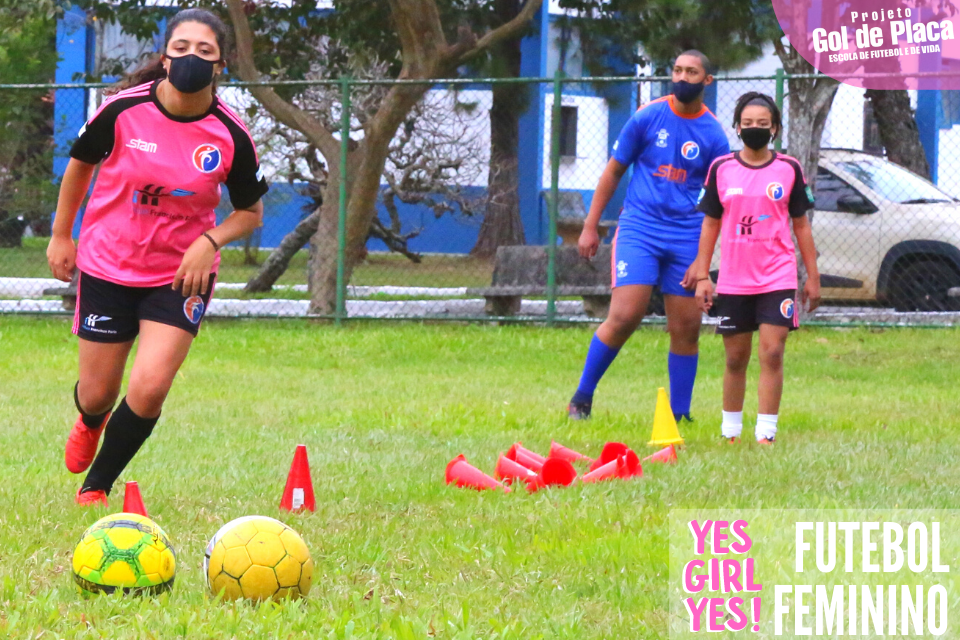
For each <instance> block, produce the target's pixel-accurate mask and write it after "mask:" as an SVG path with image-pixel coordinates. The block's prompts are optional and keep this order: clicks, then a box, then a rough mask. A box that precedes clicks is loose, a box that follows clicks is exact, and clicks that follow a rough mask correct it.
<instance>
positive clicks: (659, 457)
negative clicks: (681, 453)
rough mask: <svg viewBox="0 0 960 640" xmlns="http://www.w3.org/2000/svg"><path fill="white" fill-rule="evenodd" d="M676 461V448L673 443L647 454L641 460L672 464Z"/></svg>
mask: <svg viewBox="0 0 960 640" xmlns="http://www.w3.org/2000/svg"><path fill="white" fill-rule="evenodd" d="M676 461H677V448H676V447H675V446H674V445H670V446H669V447H664V448H663V449H660V451H657V452H656V453H655V454H653V455H650V456H647V457H646V458H644V459H643V462H666V463H667V464H673V463H675V462H676Z"/></svg>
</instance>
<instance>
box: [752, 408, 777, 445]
mask: <svg viewBox="0 0 960 640" xmlns="http://www.w3.org/2000/svg"><path fill="white" fill-rule="evenodd" d="M756 435H757V440H763V439H764V438H766V439H767V440H773V439H774V438H775V437H777V414H775V413H758V414H757V428H756Z"/></svg>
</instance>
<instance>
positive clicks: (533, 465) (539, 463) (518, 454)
mask: <svg viewBox="0 0 960 640" xmlns="http://www.w3.org/2000/svg"><path fill="white" fill-rule="evenodd" d="M505 457H506V458H507V460H513V461H514V462H518V463H520V464H522V465H523V466H525V467H526V468H527V469H533V470H534V471H536V472H538V473H539V471H540V469H542V468H543V463H544V462H546V460H547V459H546V458H544V457H543V456H541V455H537V454H536V453H534V452H533V451H530V450H529V449H524V448H523V447H521V446H520V443H519V442H518V443H517V444H515V445H513V446H512V447H510V450H509V451H507V453H506V454H505Z"/></svg>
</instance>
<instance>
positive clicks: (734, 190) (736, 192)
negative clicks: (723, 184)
mask: <svg viewBox="0 0 960 640" xmlns="http://www.w3.org/2000/svg"><path fill="white" fill-rule="evenodd" d="M724 195H725V196H742V195H743V187H730V188H729V189H727V191H726V193H724Z"/></svg>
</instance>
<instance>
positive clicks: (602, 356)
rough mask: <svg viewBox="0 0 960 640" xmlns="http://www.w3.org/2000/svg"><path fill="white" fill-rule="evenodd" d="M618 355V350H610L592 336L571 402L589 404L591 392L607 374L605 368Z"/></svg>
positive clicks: (591, 398)
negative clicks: (581, 373)
mask: <svg viewBox="0 0 960 640" xmlns="http://www.w3.org/2000/svg"><path fill="white" fill-rule="evenodd" d="M618 353H620V349H612V348H610V347H608V346H607V345H605V344H603V342H601V340H600V338H598V337H597V336H596V334H594V336H593V340H591V341H590V349H589V351H587V362H586V364H585V365H584V366H583V375H582V376H580V386H578V387H577V392H576V393H575V394H573V402H591V401H592V400H593V392H594V391H595V390H596V389H597V383H598V382H600V378H602V377H603V374H604V373H606V372H607V367H609V366H610V363H611V362H613V359H614V358H616V357H617V354H618Z"/></svg>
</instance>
